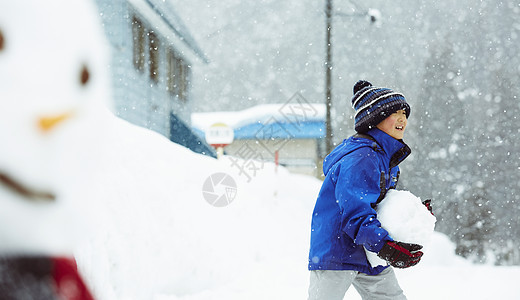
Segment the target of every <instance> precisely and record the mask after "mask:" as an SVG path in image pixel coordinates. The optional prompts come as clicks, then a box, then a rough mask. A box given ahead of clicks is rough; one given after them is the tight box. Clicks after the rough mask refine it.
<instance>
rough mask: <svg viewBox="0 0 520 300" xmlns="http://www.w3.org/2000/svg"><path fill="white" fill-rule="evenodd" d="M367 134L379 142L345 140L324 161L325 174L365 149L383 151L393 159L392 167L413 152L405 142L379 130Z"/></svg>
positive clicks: (358, 138) (355, 138) (354, 139)
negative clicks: (351, 154) (355, 152)
mask: <svg viewBox="0 0 520 300" xmlns="http://www.w3.org/2000/svg"><path fill="white" fill-rule="evenodd" d="M367 134H368V135H370V136H371V137H373V138H374V139H375V140H376V141H377V142H374V141H373V140H370V139H367V138H362V137H356V136H355V135H354V136H351V137H349V138H348V139H345V140H343V142H342V143H341V144H339V145H338V146H337V147H336V148H334V150H332V151H331V152H330V154H329V155H327V157H325V159H324V160H323V174H325V175H327V173H328V172H329V171H330V169H332V167H333V166H334V165H335V164H336V163H337V162H338V161H340V160H341V159H342V158H343V157H344V156H345V155H347V154H349V153H351V152H353V151H355V150H357V149H360V148H363V147H370V148H373V149H380V150H383V151H384V152H385V153H386V155H388V156H389V157H391V158H392V161H393V162H391V164H392V165H393V164H395V165H397V164H399V163H400V162H401V161H403V160H404V159H405V158H406V157H407V156H408V155H409V154H410V152H411V151H410V148H409V147H408V146H407V145H406V144H405V143H404V142H403V141H401V140H396V139H394V138H393V137H391V136H389V135H388V134H386V133H385V132H383V131H381V130H379V129H377V128H374V129H372V130H370V131H368V132H367ZM381 147H382V148H381Z"/></svg>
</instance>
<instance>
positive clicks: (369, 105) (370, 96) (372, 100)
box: [352, 80, 410, 133]
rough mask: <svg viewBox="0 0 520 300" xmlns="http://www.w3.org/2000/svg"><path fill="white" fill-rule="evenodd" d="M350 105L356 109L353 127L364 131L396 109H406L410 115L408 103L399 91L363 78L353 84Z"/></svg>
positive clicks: (374, 125)
mask: <svg viewBox="0 0 520 300" xmlns="http://www.w3.org/2000/svg"><path fill="white" fill-rule="evenodd" d="M352 107H353V108H354V109H355V110H356V115H355V122H356V123H355V129H356V131H357V132H360V133H364V132H367V131H369V130H370V129H372V128H375V127H376V125H377V124H379V123H380V122H381V121H383V120H384V119H386V118H387V117H388V116H390V115H391V114H393V113H395V112H396V111H398V110H401V109H402V110H404V111H406V117H407V118H408V116H410V105H408V103H406V99H405V98H404V96H403V95H402V94H400V93H396V92H394V91H392V90H391V89H387V88H379V87H374V86H372V84H371V83H370V82H368V81H365V80H359V81H358V82H357V83H356V84H355V85H354V97H352Z"/></svg>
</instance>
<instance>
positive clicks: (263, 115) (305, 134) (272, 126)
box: [191, 102, 325, 139]
mask: <svg viewBox="0 0 520 300" xmlns="http://www.w3.org/2000/svg"><path fill="white" fill-rule="evenodd" d="M191 122H192V127H193V128H194V130H195V131H196V132H197V134H199V135H200V136H202V137H203V136H204V132H205V131H206V130H208V129H209V128H210V127H211V126H212V125H213V124H218V123H224V124H226V125H227V126H229V127H231V128H233V131H234V135H235V139H270V138H276V139H287V138H296V139H302V138H322V137H324V136H325V104H321V103H306V102H305V103H302V102H297V103H282V104H263V105H257V106H254V107H251V108H248V109H245V110H242V111H221V112H207V113H193V114H192V115H191Z"/></svg>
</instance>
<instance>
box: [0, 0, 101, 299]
mask: <svg viewBox="0 0 520 300" xmlns="http://www.w3.org/2000/svg"><path fill="white" fill-rule="evenodd" d="M107 49H108V47H107V42H106V40H105V38H104V35H103V32H102V28H101V26H100V23H99V20H98V19H97V12H96V8H95V7H94V6H93V3H91V2H90V1H84V0H46V1H36V0H17V1H4V2H3V3H2V8H1V9H0V143H1V144H0V145H1V146H0V208H1V209H0V241H2V242H1V243H0V298H1V299H58V298H59V299H92V295H91V293H90V292H89V290H88V287H87V286H86V285H85V283H84V282H83V280H82V278H81V276H80V275H79V273H78V271H77V268H76V263H75V260H74V258H73V254H72V253H73V249H74V247H76V245H77V243H78V242H79V238H80V237H81V236H82V234H83V232H82V230H83V229H84V228H86V227H88V226H86V224H87V223H88V218H87V217H86V214H85V212H86V211H87V208H88V206H87V204H85V203H84V202H85V201H82V200H84V198H82V197H81V196H78V195H74V190H77V188H78V187H80V186H82V185H84V183H82V182H81V178H82V177H81V176H82V174H85V173H88V172H86V171H85V170H83V169H82V167H83V166H84V163H83V165H82V163H81V162H80V161H79V160H81V159H80V158H82V155H84V154H82V153H84V152H87V151H88V148H86V147H87V145H88V141H92V140H94V139H95V138H96V134H97V133H96V129H99V127H100V126H101V121H100V119H99V116H98V115H99V112H100V111H101V110H106V109H105V108H106V104H107V102H108V100H109V99H110V92H109V82H110V80H109V76H108V72H107V71H106V66H107V65H108V58H109V57H108V52H107ZM99 131H100V130H97V132H99Z"/></svg>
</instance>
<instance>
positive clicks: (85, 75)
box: [79, 65, 90, 86]
mask: <svg viewBox="0 0 520 300" xmlns="http://www.w3.org/2000/svg"><path fill="white" fill-rule="evenodd" d="M89 79H90V72H89V70H88V68H87V66H86V65H83V67H82V68H81V71H80V75H79V82H80V83H81V85H82V86H85V85H87V83H88V80H89Z"/></svg>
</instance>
